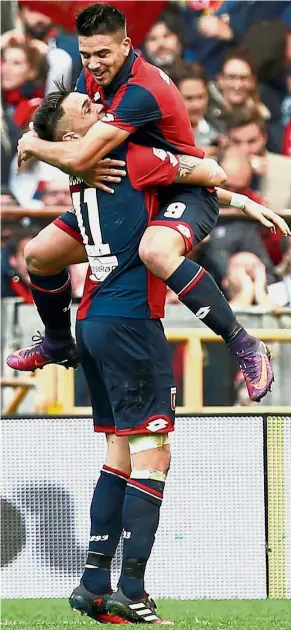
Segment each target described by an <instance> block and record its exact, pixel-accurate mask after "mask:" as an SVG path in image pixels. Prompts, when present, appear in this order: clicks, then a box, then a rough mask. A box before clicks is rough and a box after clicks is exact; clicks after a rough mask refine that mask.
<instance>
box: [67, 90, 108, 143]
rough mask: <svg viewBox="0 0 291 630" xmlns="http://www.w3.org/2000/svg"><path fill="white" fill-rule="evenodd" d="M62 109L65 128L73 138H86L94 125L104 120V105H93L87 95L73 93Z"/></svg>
mask: <svg viewBox="0 0 291 630" xmlns="http://www.w3.org/2000/svg"><path fill="white" fill-rule="evenodd" d="M62 108H63V110H64V112H65V121H64V126H65V128H66V129H67V130H68V131H69V133H70V134H71V137H72V136H73V135H75V136H78V137H83V136H85V134H86V133H87V131H88V130H89V129H90V128H91V127H92V125H94V124H95V123H96V122H98V120H101V119H102V112H103V105H100V104H98V105H97V103H93V102H92V101H91V99H90V98H89V96H87V94H79V93H78V92H72V93H71V94H69V96H67V97H66V98H65V99H64V101H63V104H62ZM103 115H104V112H103ZM65 135H66V134H65ZM66 139H67V138H66Z"/></svg>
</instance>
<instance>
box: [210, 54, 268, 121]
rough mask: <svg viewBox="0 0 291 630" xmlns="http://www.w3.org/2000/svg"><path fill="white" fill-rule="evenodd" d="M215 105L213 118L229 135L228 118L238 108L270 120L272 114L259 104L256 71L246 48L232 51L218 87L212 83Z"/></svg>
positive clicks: (219, 77) (218, 81)
mask: <svg viewBox="0 0 291 630" xmlns="http://www.w3.org/2000/svg"><path fill="white" fill-rule="evenodd" d="M209 88H210V94H211V98H212V102H211V104H210V108H209V115H210V118H211V119H212V120H213V121H214V122H215V124H216V126H218V127H219V128H220V130H221V132H225V131H226V125H227V117H228V116H229V114H230V113H232V112H233V111H235V110H236V109H237V108H239V107H242V106H246V107H248V108H249V109H251V110H254V111H255V112H256V113H257V114H258V115H259V116H261V117H262V118H263V119H265V120H267V119H269V118H270V112H269V110H268V109H267V108H266V107H265V105H264V104H263V103H262V102H261V101H260V99H259V95H258V92H257V86H256V74H255V67H254V64H253V61H252V58H251V55H250V54H249V52H248V50H247V49H245V48H234V49H233V50H231V51H230V52H229V53H228V54H227V56H226V58H225V60H224V62H223V64H222V67H221V70H220V72H219V74H218V76H217V83H213V82H212V83H210V84H209Z"/></svg>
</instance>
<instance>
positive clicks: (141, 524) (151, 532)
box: [106, 435, 171, 624]
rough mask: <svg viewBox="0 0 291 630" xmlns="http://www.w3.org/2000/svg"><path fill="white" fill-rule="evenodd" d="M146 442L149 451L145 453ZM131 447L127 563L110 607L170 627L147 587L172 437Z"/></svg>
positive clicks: (139, 440) (136, 441)
mask: <svg viewBox="0 0 291 630" xmlns="http://www.w3.org/2000/svg"><path fill="white" fill-rule="evenodd" d="M161 439H162V441H163V444H162V443H161ZM149 442H150V444H149ZM143 443H144V448H145V449H147V450H144V451H143V450H142V448H143V446H142V444H143ZM129 444H130V450H131V454H132V465H133V470H132V473H131V476H130V478H129V480H128V482H127V487H126V492H125V499H124V506H123V529H124V543H123V562H122V569H121V575H120V579H119V583H118V590H117V591H116V592H115V593H113V594H112V595H111V596H110V597H109V599H108V600H107V604H106V608H107V611H108V612H109V613H110V614H111V615H117V616H118V617H121V618H123V619H124V620H127V621H130V622H131V623H151V624H169V623H171V622H165V621H162V620H161V618H160V617H159V616H158V614H157V611H156V605H155V603H154V602H153V600H152V599H151V598H150V597H149V596H148V594H147V593H146V591H145V585H144V574H145V569H146V565H147V561H148V559H149V557H150V554H151V550H152V547H153V544H154V540H155V534H156V531H157V529H158V524H159V517H160V508H161V504H162V500H163V492H164V486H165V480H166V476H167V471H168V468H169V464H170V450H169V444H168V436H167V435H165V436H164V435H163V436H161V435H158V436H157V435H156V436H148V435H138V436H133V437H130V438H129ZM161 444H162V445H161Z"/></svg>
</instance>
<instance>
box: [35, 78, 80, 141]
mask: <svg viewBox="0 0 291 630" xmlns="http://www.w3.org/2000/svg"><path fill="white" fill-rule="evenodd" d="M55 84H56V87H57V90H56V91H55V92H50V94H48V95H47V96H46V97H45V99H44V102H43V103H42V104H41V105H40V106H39V107H38V108H37V110H36V112H35V114H34V118H33V124H34V129H35V131H36V133H37V134H38V135H39V137H40V138H41V139H42V140H48V141H49V142H54V141H55V140H57V138H56V130H57V125H58V122H59V121H60V120H61V118H62V117H63V116H64V114H65V112H64V110H63V107H62V104H63V101H64V100H65V98H66V97H67V96H69V94H71V90H70V89H68V88H67V87H66V86H65V85H64V83H63V82H62V81H55Z"/></svg>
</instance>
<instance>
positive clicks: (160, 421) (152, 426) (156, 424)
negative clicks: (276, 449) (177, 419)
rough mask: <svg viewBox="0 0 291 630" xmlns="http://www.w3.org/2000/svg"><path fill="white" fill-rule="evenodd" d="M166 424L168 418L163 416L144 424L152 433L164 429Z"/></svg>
mask: <svg viewBox="0 0 291 630" xmlns="http://www.w3.org/2000/svg"><path fill="white" fill-rule="evenodd" d="M167 426H168V420H165V419H164V418H157V419H156V420H151V422H149V423H148V424H147V426H146V429H148V431H151V432H152V433H156V432H157V431H161V429H165V428H166V427H167Z"/></svg>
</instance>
